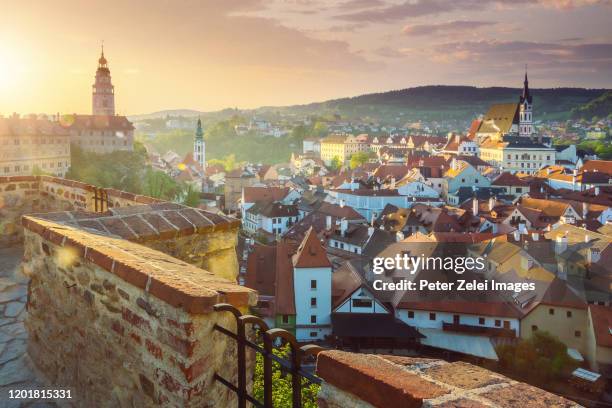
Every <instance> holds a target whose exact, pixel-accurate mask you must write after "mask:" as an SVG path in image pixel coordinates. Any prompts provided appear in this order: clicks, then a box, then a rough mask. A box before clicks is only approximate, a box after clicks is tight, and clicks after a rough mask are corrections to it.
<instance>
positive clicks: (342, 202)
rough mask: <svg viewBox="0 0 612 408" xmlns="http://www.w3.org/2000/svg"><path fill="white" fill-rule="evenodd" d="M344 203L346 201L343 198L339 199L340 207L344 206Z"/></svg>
mask: <svg viewBox="0 0 612 408" xmlns="http://www.w3.org/2000/svg"><path fill="white" fill-rule="evenodd" d="M345 204H346V203H345V201H344V200H340V208H344V205H345Z"/></svg>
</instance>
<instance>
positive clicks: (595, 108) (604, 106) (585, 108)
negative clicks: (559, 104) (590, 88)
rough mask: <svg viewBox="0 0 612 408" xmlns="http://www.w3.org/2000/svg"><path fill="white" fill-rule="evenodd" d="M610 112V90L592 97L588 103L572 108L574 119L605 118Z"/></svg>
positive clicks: (611, 98) (611, 96) (611, 97)
mask: <svg viewBox="0 0 612 408" xmlns="http://www.w3.org/2000/svg"><path fill="white" fill-rule="evenodd" d="M611 114H612V92H606V93H604V94H603V95H601V96H599V97H597V98H595V99H593V100H592V101H590V102H589V103H587V104H585V105H582V106H578V107H576V108H574V109H572V117H573V118H574V119H586V120H591V119H593V118H594V117H597V118H599V119H602V118H606V117H608V116H610V115H611Z"/></svg>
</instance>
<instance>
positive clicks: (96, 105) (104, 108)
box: [91, 45, 115, 116]
mask: <svg viewBox="0 0 612 408" xmlns="http://www.w3.org/2000/svg"><path fill="white" fill-rule="evenodd" d="M91 88H92V95H91V113H92V114H93V115H104V116H114V115H115V87H114V86H113V83H112V81H111V74H110V69H109V68H108V61H107V60H106V58H105V57H104V45H102V53H101V55H100V59H98V69H97V70H96V81H95V82H94V84H93V85H92V87H91Z"/></svg>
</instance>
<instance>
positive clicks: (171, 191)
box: [66, 143, 185, 200]
mask: <svg viewBox="0 0 612 408" xmlns="http://www.w3.org/2000/svg"><path fill="white" fill-rule="evenodd" d="M66 178H69V179H72V180H77V181H82V182H84V183H88V184H93V185H96V186H98V187H106V188H115V189H117V190H122V191H129V192H131V193H134V194H144V195H148V196H150V197H155V198H161V199H164V200H176V199H177V198H178V197H179V196H181V194H182V193H183V191H184V190H185V186H184V185H181V184H179V183H178V182H176V181H175V180H173V179H172V178H171V177H170V176H168V175H167V174H166V173H164V172H161V171H158V170H154V169H153V168H151V167H150V166H148V165H147V164H146V152H145V150H144V147H143V146H142V145H141V144H139V143H134V151H132V152H130V151H115V152H112V153H105V154H100V153H93V152H87V151H84V150H83V149H81V148H79V147H78V146H75V145H72V146H71V166H70V169H69V170H68V172H67V173H66Z"/></svg>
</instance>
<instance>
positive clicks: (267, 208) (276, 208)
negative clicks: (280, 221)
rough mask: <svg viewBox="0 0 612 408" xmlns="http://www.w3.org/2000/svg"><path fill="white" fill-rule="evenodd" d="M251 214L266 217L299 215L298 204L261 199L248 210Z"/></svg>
mask: <svg viewBox="0 0 612 408" xmlns="http://www.w3.org/2000/svg"><path fill="white" fill-rule="evenodd" d="M247 212H248V213H251V214H260V215H263V216H264V217H268V218H274V217H297V216H298V215H299V212H298V209H297V206H296V205H294V204H281V203H276V202H266V201H259V202H257V203H255V205H253V206H252V207H251V208H249V209H248V210H247Z"/></svg>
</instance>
